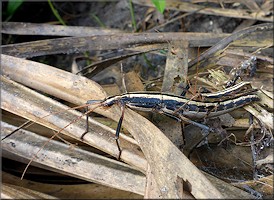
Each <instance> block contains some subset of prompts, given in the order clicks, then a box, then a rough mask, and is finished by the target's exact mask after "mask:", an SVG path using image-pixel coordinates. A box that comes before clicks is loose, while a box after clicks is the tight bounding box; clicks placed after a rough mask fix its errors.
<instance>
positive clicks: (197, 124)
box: [180, 115, 212, 132]
mask: <svg viewBox="0 0 274 200" xmlns="http://www.w3.org/2000/svg"><path fill="white" fill-rule="evenodd" d="M180 118H181V120H183V121H185V122H188V123H190V124H193V125H194V126H198V127H200V128H201V129H204V130H206V131H208V132H211V131H212V129H211V128H209V127H208V126H206V125H204V124H200V123H198V122H195V121H192V120H190V119H188V118H186V117H184V116H183V115H180Z"/></svg>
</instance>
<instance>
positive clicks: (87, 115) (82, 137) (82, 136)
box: [80, 107, 89, 140]
mask: <svg viewBox="0 0 274 200" xmlns="http://www.w3.org/2000/svg"><path fill="white" fill-rule="evenodd" d="M86 112H88V107H86V108H85V113H86ZM88 117H89V113H87V114H86V131H85V132H84V133H83V134H82V135H81V137H80V139H81V140H83V139H84V136H85V135H86V134H87V133H88V130H89V123H88Z"/></svg>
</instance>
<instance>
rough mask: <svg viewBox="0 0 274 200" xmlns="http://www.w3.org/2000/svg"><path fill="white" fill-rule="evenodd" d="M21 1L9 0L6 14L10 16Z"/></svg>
mask: <svg viewBox="0 0 274 200" xmlns="http://www.w3.org/2000/svg"><path fill="white" fill-rule="evenodd" d="M22 3H23V0H16V1H15V0H9V2H8V6H7V15H8V16H12V15H13V14H14V13H15V11H16V10H17V9H18V8H19V7H20V6H21V4H22Z"/></svg>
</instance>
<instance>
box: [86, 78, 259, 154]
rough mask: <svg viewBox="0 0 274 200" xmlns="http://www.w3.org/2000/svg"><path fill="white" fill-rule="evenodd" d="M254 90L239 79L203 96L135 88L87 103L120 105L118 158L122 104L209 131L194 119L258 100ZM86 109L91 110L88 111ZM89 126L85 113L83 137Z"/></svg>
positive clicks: (215, 114)
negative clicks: (187, 95) (145, 90)
mask: <svg viewBox="0 0 274 200" xmlns="http://www.w3.org/2000/svg"><path fill="white" fill-rule="evenodd" d="M255 91H256V90H255V89H252V88H251V86H250V83H249V82H241V83H239V84H237V85H234V86H233V87H230V88H227V89H225V90H222V91H219V92H216V93H202V94H200V95H199V97H200V98H201V99H202V100H193V99H187V98H185V97H183V96H176V95H171V94H163V93H155V92H149V93H148V92H134V93H126V94H122V95H117V96H111V97H108V98H106V99H105V100H103V101H97V100H90V101H87V104H89V105H91V104H94V103H98V104H99V105H98V106H97V107H99V106H102V107H110V106H112V105H114V104H118V105H120V106H121V111H122V114H121V117H120V119H119V122H118V126H117V129H116V137H115V140H116V144H117V147H118V150H119V156H118V159H119V158H120V156H121V147H120V145H119V133H120V130H121V127H122V122H123V118H124V111H125V107H129V108H131V109H133V110H140V111H150V112H158V113H162V114H164V115H166V116H169V117H172V118H174V119H176V120H178V121H184V122H187V123H191V124H193V125H195V126H198V127H200V128H202V129H204V130H206V131H209V132H210V131H212V129H211V128H209V127H208V126H206V125H204V124H201V123H198V122H195V121H193V120H194V119H203V118H211V117H216V116H219V115H222V114H225V113H228V112H230V111H232V110H235V109H237V108H239V107H243V106H245V105H247V104H250V103H252V102H256V101H259V100H260V99H259V97H258V96H257V95H256V94H254V92H255ZM88 113H90V112H89V111H88ZM88 129H89V127H88V115H87V129H86V132H85V133H84V134H83V135H82V137H81V138H82V139H83V137H84V136H85V134H86V133H87V132H88Z"/></svg>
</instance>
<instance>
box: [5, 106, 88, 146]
mask: <svg viewBox="0 0 274 200" xmlns="http://www.w3.org/2000/svg"><path fill="white" fill-rule="evenodd" d="M88 105H89V104H84V105H80V106H75V107H72V108H68V109H66V111H68V110H76V109H79V108H84V107H87V106H88ZM61 112H64V111H63V110H62V111H56V112H52V113H49V114H47V115H45V116H43V117H40V118H39V119H44V118H46V117H48V116H50V115H53V114H58V113H61ZM37 121H38V120H36V121H31V120H28V121H26V122H25V123H23V124H21V125H20V126H19V127H18V128H16V129H15V130H13V131H12V132H11V133H9V134H8V135H6V136H5V137H3V138H2V139H1V141H3V140H4V139H6V138H8V137H10V136H12V135H13V134H14V133H16V132H17V131H19V130H20V129H22V128H28V127H30V126H31V125H33V124H35V123H36V122H37Z"/></svg>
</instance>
